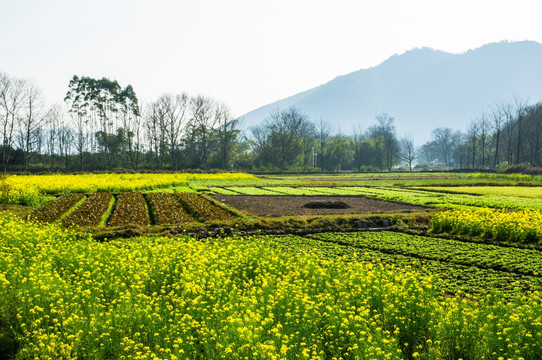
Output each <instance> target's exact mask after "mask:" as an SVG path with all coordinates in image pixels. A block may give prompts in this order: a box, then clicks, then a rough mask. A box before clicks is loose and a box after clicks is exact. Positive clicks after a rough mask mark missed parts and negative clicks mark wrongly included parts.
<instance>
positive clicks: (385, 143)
mask: <svg viewBox="0 0 542 360" xmlns="http://www.w3.org/2000/svg"><path fill="white" fill-rule="evenodd" d="M376 120H377V122H378V124H377V125H374V126H371V127H370V128H369V129H368V137H369V138H370V139H371V144H372V147H373V148H374V154H375V156H376V163H377V166H378V167H380V169H381V170H383V169H387V170H388V171H391V169H392V167H393V166H394V165H395V163H396V161H397V157H398V154H399V142H398V140H397V137H396V135H395V125H394V124H393V122H394V118H393V117H391V116H389V115H388V114H386V113H382V114H379V115H377V117H376Z"/></svg>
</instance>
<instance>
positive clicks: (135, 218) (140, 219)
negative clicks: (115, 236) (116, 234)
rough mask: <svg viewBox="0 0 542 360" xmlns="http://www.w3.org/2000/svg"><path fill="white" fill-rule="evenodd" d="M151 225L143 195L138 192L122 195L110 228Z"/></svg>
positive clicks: (119, 197)
mask: <svg viewBox="0 0 542 360" xmlns="http://www.w3.org/2000/svg"><path fill="white" fill-rule="evenodd" d="M149 224H150V221H149V214H148V211H147V205H146V203H145V199H144V198H143V194H141V193H138V192H126V193H120V194H119V196H118V199H117V203H116V204H115V211H113V216H112V217H111V220H110V221H109V226H126V225H140V226H147V225H149Z"/></svg>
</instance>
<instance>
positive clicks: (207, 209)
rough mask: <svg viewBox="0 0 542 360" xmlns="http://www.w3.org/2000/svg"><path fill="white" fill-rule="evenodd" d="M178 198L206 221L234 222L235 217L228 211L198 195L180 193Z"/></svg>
mask: <svg viewBox="0 0 542 360" xmlns="http://www.w3.org/2000/svg"><path fill="white" fill-rule="evenodd" d="M176 195H177V197H178V198H179V199H180V200H181V201H182V202H183V203H185V204H186V205H187V206H188V207H190V208H191V209H192V210H193V211H195V212H196V213H197V214H198V215H200V216H201V217H202V218H203V219H204V220H211V221H215V220H233V219H235V216H233V215H232V214H230V213H229V212H227V211H226V210H224V209H222V208H219V207H218V206H216V205H214V204H212V203H211V202H210V201H209V200H207V199H204V198H202V197H201V196H199V195H197V194H191V193H179V194H176Z"/></svg>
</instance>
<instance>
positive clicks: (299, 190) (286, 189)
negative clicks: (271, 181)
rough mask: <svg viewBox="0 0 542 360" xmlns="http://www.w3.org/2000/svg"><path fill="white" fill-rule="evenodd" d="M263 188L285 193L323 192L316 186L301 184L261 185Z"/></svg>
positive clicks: (319, 193) (310, 193) (314, 193)
mask: <svg viewBox="0 0 542 360" xmlns="http://www.w3.org/2000/svg"><path fill="white" fill-rule="evenodd" d="M262 189H264V190H269V191H275V192H278V193H283V194H286V195H322V194H323V192H322V191H320V190H319V188H318V187H301V186H299V187H298V186H295V187H290V186H273V187H262Z"/></svg>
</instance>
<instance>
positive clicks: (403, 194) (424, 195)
mask: <svg viewBox="0 0 542 360" xmlns="http://www.w3.org/2000/svg"><path fill="white" fill-rule="evenodd" d="M336 189H338V190H339V191H340V190H344V191H346V192H348V193H351V194H353V195H354V194H358V195H370V196H374V197H376V198H379V199H384V200H394V201H403V202H408V203H412V204H418V205H430V206H438V207H448V208H459V209H467V208H477V207H490V208H496V209H514V210H523V209H531V210H541V211H542V199H532V198H531V199H529V198H523V197H513V196H506V197H503V196H494V195H484V196H476V195H468V194H449V193H436V192H432V191H423V190H419V189H404V188H400V189H395V188H392V189H388V188H386V189H384V188H374V187H339V188H336ZM336 189H335V190H336Z"/></svg>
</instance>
